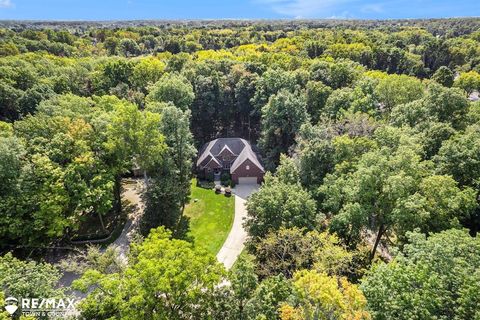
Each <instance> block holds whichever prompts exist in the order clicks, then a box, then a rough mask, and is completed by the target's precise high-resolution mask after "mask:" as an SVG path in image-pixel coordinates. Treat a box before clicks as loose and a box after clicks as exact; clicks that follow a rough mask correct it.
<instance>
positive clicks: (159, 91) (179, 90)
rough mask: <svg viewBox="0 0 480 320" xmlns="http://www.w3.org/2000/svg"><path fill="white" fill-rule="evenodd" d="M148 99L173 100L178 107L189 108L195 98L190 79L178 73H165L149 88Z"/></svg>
mask: <svg viewBox="0 0 480 320" xmlns="http://www.w3.org/2000/svg"><path fill="white" fill-rule="evenodd" d="M149 91H150V93H149V94H148V96H147V99H148V100H150V101H158V102H171V103H173V104H174V105H175V106H176V107H177V108H180V109H181V110H183V111H185V110H187V109H188V108H189V107H190V105H191V104H192V102H193V99H194V98H195V94H194V93H193V88H192V85H191V84H190V82H188V80H187V79H186V78H185V77H183V76H181V75H178V74H168V73H167V74H165V75H163V76H162V77H161V78H160V80H159V81H158V82H157V83H155V84H154V85H153V86H152V87H151V88H149Z"/></svg>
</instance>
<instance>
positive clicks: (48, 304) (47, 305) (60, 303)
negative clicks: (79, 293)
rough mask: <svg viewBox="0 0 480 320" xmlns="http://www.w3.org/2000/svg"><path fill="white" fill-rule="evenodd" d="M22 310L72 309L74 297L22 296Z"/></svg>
mask: <svg viewBox="0 0 480 320" xmlns="http://www.w3.org/2000/svg"><path fill="white" fill-rule="evenodd" d="M21 301H22V303H21V306H22V310H32V309H74V308H75V299H55V298H47V299H40V298H22V300H21Z"/></svg>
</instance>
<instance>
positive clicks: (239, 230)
mask: <svg viewBox="0 0 480 320" xmlns="http://www.w3.org/2000/svg"><path fill="white" fill-rule="evenodd" d="M258 188H259V185H258V184H239V185H237V186H236V187H235V189H233V192H234V193H235V218H234V219H233V225H232V229H231V230H230V233H229V234H228V237H227V240H225V243H224V244H223V246H222V248H221V249H220V251H219V252H218V254H217V260H218V261H220V262H221V263H223V264H224V265H225V268H227V269H230V268H231V267H232V266H233V264H234V263H235V261H236V260H237V258H238V256H239V255H240V253H241V252H242V250H243V248H244V247H245V240H246V239H247V232H246V231H245V229H244V228H243V220H244V218H246V217H247V208H246V205H245V204H246V202H247V198H248V196H250V195H251V194H252V193H254V192H255V191H257V190H258Z"/></svg>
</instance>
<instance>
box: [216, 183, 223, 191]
mask: <svg viewBox="0 0 480 320" xmlns="http://www.w3.org/2000/svg"><path fill="white" fill-rule="evenodd" d="M221 192H222V186H221V185H219V184H217V185H216V186H215V193H221Z"/></svg>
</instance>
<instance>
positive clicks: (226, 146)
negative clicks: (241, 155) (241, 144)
mask: <svg viewBox="0 0 480 320" xmlns="http://www.w3.org/2000/svg"><path fill="white" fill-rule="evenodd" d="M225 149H226V150H228V151H229V152H230V153H231V154H232V155H234V156H237V155H238V154H235V152H233V151H232V150H231V149H230V148H229V147H228V144H225V146H224V147H223V148H222V150H220V152H219V153H218V154H217V156H218V155H220V154H222V152H223V150H225Z"/></svg>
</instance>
